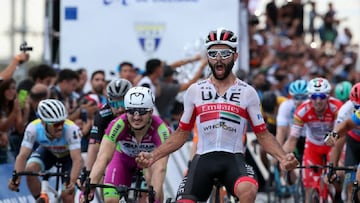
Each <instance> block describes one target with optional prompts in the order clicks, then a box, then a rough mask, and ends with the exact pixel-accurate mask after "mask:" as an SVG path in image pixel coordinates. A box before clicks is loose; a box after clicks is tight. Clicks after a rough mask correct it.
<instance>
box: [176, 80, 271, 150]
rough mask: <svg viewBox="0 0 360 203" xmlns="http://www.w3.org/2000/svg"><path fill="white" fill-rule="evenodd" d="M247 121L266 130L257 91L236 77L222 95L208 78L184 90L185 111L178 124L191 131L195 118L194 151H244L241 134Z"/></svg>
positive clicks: (254, 129) (260, 129)
mask: <svg viewBox="0 0 360 203" xmlns="http://www.w3.org/2000/svg"><path fill="white" fill-rule="evenodd" d="M248 121H250V124H251V126H252V129H253V131H254V132H255V133H259V132H263V131H265V130H266V125H265V122H264V119H263V116H262V114H261V111H260V99H259V97H258V94H257V92H256V91H255V89H254V88H253V87H252V86H250V85H249V84H247V83H245V82H243V81H241V80H239V79H236V80H235V81H234V84H233V85H232V86H231V87H229V88H228V90H227V91H226V93H225V94H224V95H223V96H219V95H218V94H217V91H216V89H215V87H214V85H213V83H212V82H211V80H210V79H207V80H204V81H201V82H198V83H195V84H192V85H191V86H190V87H189V89H188V90H187V91H186V93H185V94H184V113H183V115H182V117H181V120H180V124H179V128H181V129H183V130H187V131H190V130H191V129H192V128H193V126H194V123H195V122H196V125H197V130H198V135H199V142H198V145H197V154H205V153H208V152H213V151H226V152H231V153H243V152H244V149H243V146H244V145H243V135H244V134H245V133H246V129H247V126H248Z"/></svg>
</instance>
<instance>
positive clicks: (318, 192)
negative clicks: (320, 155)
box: [298, 165, 334, 203]
mask: <svg viewBox="0 0 360 203" xmlns="http://www.w3.org/2000/svg"><path fill="white" fill-rule="evenodd" d="M298 168H300V169H307V170H310V169H311V170H322V172H321V175H320V177H319V178H318V179H317V180H316V181H315V183H314V185H313V186H312V187H311V191H310V196H309V197H307V198H309V199H310V200H311V199H313V198H318V199H319V202H320V203H323V202H328V197H329V194H330V195H331V197H330V198H332V201H333V200H334V197H333V196H332V194H331V193H330V192H329V188H328V187H327V185H326V184H325V182H324V180H323V179H324V177H325V176H326V170H325V169H326V168H327V166H322V165H310V166H299V167H298ZM330 201H331V200H330ZM310 202H311V201H310Z"/></svg>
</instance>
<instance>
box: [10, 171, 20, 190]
mask: <svg viewBox="0 0 360 203" xmlns="http://www.w3.org/2000/svg"><path fill="white" fill-rule="evenodd" d="M18 177H19V176H18V175H17V173H16V171H15V170H13V173H12V178H11V181H12V183H13V184H14V185H16V186H19V184H17V183H16V180H17V179H18ZM15 191H16V192H20V189H19V188H17V189H16V190H15Z"/></svg>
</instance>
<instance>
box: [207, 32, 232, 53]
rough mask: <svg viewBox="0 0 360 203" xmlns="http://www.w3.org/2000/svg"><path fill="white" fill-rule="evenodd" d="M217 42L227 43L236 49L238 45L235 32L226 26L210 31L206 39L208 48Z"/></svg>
mask: <svg viewBox="0 0 360 203" xmlns="http://www.w3.org/2000/svg"><path fill="white" fill-rule="evenodd" d="M215 44H225V45H228V46H229V47H231V48H233V49H236V48H237V46H238V43H237V37H236V35H235V33H234V32H232V31H231V30H227V29H225V28H218V29H217V30H214V31H210V32H209V34H208V36H207V37H206V40H205V47H206V49H209V48H210V47H211V46H212V45H215Z"/></svg>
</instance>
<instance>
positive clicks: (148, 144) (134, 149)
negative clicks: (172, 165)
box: [118, 135, 157, 157]
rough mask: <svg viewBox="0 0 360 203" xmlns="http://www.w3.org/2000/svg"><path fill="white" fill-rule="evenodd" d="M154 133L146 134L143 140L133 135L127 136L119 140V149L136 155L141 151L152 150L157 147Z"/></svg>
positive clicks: (130, 154)
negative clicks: (153, 136) (153, 137)
mask: <svg viewBox="0 0 360 203" xmlns="http://www.w3.org/2000/svg"><path fill="white" fill-rule="evenodd" d="M156 146H157V145H156V143H155V142H154V141H153V139H152V135H146V136H144V137H143V138H142V139H141V140H137V139H136V138H135V137H133V136H126V137H124V138H123V139H120V140H119V141H118V149H119V151H122V152H123V153H125V154H127V155H129V156H131V157H136V156H137V155H138V154H139V153H140V152H141V151H145V152H151V151H153V150H154V149H155V148H156Z"/></svg>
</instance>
